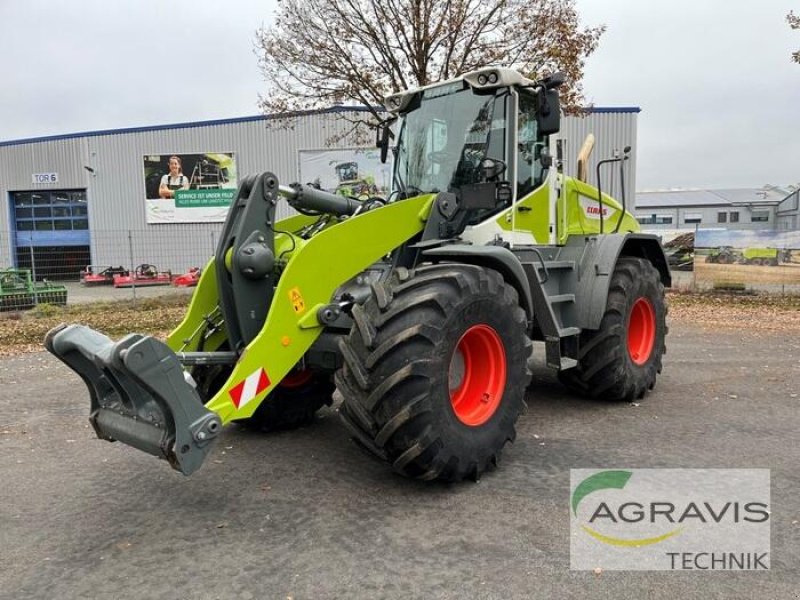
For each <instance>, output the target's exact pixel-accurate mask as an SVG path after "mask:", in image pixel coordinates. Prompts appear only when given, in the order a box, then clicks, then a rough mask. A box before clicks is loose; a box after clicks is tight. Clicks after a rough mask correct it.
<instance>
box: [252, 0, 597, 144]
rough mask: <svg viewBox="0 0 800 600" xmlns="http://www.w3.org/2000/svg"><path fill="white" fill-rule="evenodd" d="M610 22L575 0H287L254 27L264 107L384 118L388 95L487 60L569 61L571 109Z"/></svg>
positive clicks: (566, 95)
mask: <svg viewBox="0 0 800 600" xmlns="http://www.w3.org/2000/svg"><path fill="white" fill-rule="evenodd" d="M604 30H605V26H598V27H582V26H581V24H580V19H579V15H578V12H577V10H576V8H575V0H281V1H280V4H279V9H278V14H277V18H276V20H275V23H274V24H273V25H272V26H269V27H264V28H262V29H260V30H259V31H258V32H257V38H256V52H257V53H258V54H259V66H260V68H261V71H262V72H263V74H264V78H265V80H266V83H267V91H266V92H265V93H264V94H263V95H261V97H260V107H261V109H262V110H263V111H264V112H265V113H268V114H275V113H284V114H285V113H292V112H295V111H299V110H310V109H322V108H328V107H330V106H331V105H334V104H340V103H341V104H350V105H353V104H354V105H358V106H363V107H367V109H368V112H362V113H360V115H361V116H358V117H356V118H354V119H353V118H352V117H351V122H352V123H353V126H354V128H355V129H361V128H363V126H364V125H366V124H367V122H374V121H375V120H376V119H378V118H379V113H378V110H377V109H376V108H375V107H377V106H380V104H381V101H382V99H383V97H384V96H386V95H388V94H390V93H392V92H395V91H398V90H402V89H407V88H413V87H417V86H423V85H427V84H430V83H435V82H437V81H441V80H444V79H449V78H452V77H456V76H458V75H461V74H463V73H466V72H469V71H471V70H474V69H477V68H480V67H484V66H490V65H492V66H494V65H497V66H506V67H512V68H515V69H517V70H519V71H520V72H522V73H524V74H525V75H526V76H528V77H530V78H532V79H535V78H539V77H541V76H542V75H544V74H546V73H548V72H553V71H557V70H560V71H564V72H565V73H566V74H567V82H568V83H567V84H566V85H565V86H564V87H562V88H561V96H562V103H563V105H564V106H565V108H566V109H567V110H569V109H570V108H573V109H574V108H576V107H577V106H578V105H579V104H580V103H581V101H582V100H583V95H582V87H581V79H582V76H583V68H584V62H585V60H586V57H588V56H589V55H590V54H591V53H592V52H593V51H594V50H595V48H596V47H597V44H598V40H599V38H600V36H601V35H602V33H603V31H604Z"/></svg>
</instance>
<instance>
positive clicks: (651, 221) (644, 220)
mask: <svg viewBox="0 0 800 600" xmlns="http://www.w3.org/2000/svg"><path fill="white" fill-rule="evenodd" d="M636 220H637V221H639V223H640V224H641V225H672V215H650V216H648V217H637V218H636Z"/></svg>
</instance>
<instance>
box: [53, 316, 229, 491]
mask: <svg viewBox="0 0 800 600" xmlns="http://www.w3.org/2000/svg"><path fill="white" fill-rule="evenodd" d="M45 346H46V347H47V349H48V350H49V351H50V352H51V353H52V354H54V355H55V356H57V357H58V358H59V359H60V360H62V361H63V362H64V363H66V365H67V366H68V367H70V368H71V369H72V370H73V371H75V372H76V373H77V374H78V375H80V376H81V379H83V382H84V383H85V384H86V386H87V387H88V388H89V393H90V395H91V413H90V415H89V421H90V422H91V424H92V426H93V427H94V430H95V432H96V433H97V437H99V438H101V439H104V440H108V441H111V442H113V441H120V442H122V443H123V444H128V445H129V446H133V447H134V448H138V449H139V450H143V451H144V452H147V453H149V454H152V455H154V456H158V457H160V458H165V459H166V460H167V461H169V463H170V465H172V467H173V468H174V469H176V470H178V471H180V472H181V473H183V474H184V475H189V474H191V473H193V472H194V471H195V470H197V469H198V468H199V467H200V465H201V464H203V460H204V459H205V457H206V455H207V454H208V452H209V450H210V448H211V445H212V442H213V441H214V439H215V438H216V436H217V435H218V434H219V432H220V430H221V428H222V423H221V421H220V418H219V416H218V415H217V414H216V413H213V412H211V411H209V410H208V409H206V408H205V407H204V406H203V403H202V401H201V400H200V396H199V395H198V394H197V391H196V390H195V388H194V385H193V382H191V380H190V379H187V376H186V375H184V370H183V367H182V366H181V363H180V361H179V360H178V357H177V356H176V355H175V353H174V352H173V351H172V350H171V349H170V348H169V347H168V346H166V345H165V344H164V343H162V342H160V341H159V340H157V339H155V338H153V337H150V336H143V335H139V334H131V335H128V336H126V337H124V338H123V339H121V340H120V341H118V342H113V341H111V339H109V338H108V337H106V336H105V335H103V334H102V333H98V332H97V331H94V330H93V329H90V328H88V327H85V326H83V325H59V326H58V327H55V328H54V329H52V330H50V331H49V332H48V334H47V336H46V337H45Z"/></svg>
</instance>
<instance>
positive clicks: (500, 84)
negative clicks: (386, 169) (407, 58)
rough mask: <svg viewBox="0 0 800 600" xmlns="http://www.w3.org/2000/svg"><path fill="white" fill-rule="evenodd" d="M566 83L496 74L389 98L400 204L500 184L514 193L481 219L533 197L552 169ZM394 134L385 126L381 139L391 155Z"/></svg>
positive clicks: (501, 71)
mask: <svg viewBox="0 0 800 600" xmlns="http://www.w3.org/2000/svg"><path fill="white" fill-rule="evenodd" d="M562 82H563V77H562V76H561V75H560V74H556V75H554V76H551V77H550V78H548V79H545V80H542V81H538V82H536V81H532V80H530V79H527V78H525V77H523V76H522V75H520V74H519V73H518V72H516V71H514V70H512V69H500V68H490V69H481V70H479V71H473V72H471V73H467V74H466V75H464V76H462V77H460V78H458V79H455V80H452V81H448V82H445V83H440V84H435V85H431V86H427V87H423V88H419V89H415V90H409V91H405V92H400V93H397V94H393V95H391V96H388V97H387V98H386V101H385V106H386V108H387V109H388V110H389V112H390V113H391V114H392V115H393V120H394V119H397V120H398V124H397V127H396V130H397V132H398V133H397V144H396V146H395V148H394V151H395V165H394V179H393V186H392V187H393V192H394V193H395V194H396V195H397V197H398V198H406V197H411V196H417V195H419V194H423V193H439V192H456V193H457V192H458V190H461V189H463V188H464V187H465V186H473V185H476V184H483V183H492V182H494V183H496V184H497V189H498V190H500V189H501V188H503V189H505V190H506V191H505V192H498V193H497V194H496V203H495V204H494V206H491V207H488V206H487V207H486V208H483V209H482V210H480V211H479V212H478V213H476V214H475V217H474V218H473V221H474V220H479V219H483V218H486V217H487V216H488V215H489V214H492V213H495V212H498V211H500V210H502V209H504V208H507V207H508V206H509V205H510V204H512V203H513V202H515V201H516V200H517V199H518V198H522V197H524V196H526V195H527V194H529V193H530V192H531V191H533V190H534V189H535V188H537V187H539V186H541V185H542V184H543V183H544V182H545V179H546V176H547V169H548V168H549V167H550V165H551V163H552V160H551V159H550V156H549V152H548V150H547V148H548V136H549V135H550V134H553V133H556V132H557V131H558V127H559V103H558V92H557V91H556V89H555V88H556V87H558V85H560V84H561V83H562ZM388 136H389V134H388V126H387V125H384V126H383V129H382V130H379V134H378V145H379V146H380V147H381V148H382V150H383V153H382V154H383V155H384V156H385V153H386V150H387V149H388V144H389V139H388ZM512 183H513V184H515V185H511V184H512ZM509 190H510V193H508V192H509Z"/></svg>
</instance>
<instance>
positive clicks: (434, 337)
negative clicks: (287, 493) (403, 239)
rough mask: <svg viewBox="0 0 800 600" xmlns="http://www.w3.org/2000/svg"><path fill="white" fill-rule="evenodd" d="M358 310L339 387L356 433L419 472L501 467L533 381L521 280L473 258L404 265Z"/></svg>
mask: <svg viewBox="0 0 800 600" xmlns="http://www.w3.org/2000/svg"><path fill="white" fill-rule="evenodd" d="M353 318H354V322H355V324H354V326H353V328H352V330H351V331H350V334H349V336H348V337H347V338H346V339H343V340H341V342H340V348H341V350H342V354H343V358H344V366H343V367H342V369H340V370H339V371H338V372H337V374H336V388H337V391H336V395H337V396H338V397H339V398H341V400H342V405H341V407H340V414H341V417H342V420H343V421H344V423H345V425H346V426H347V428H348V429H349V430H350V432H351V434H352V435H353V437H354V439H355V440H356V442H358V443H359V444H360V445H361V446H363V447H365V448H366V449H368V450H369V451H371V452H372V453H373V454H375V455H376V456H378V457H380V458H382V459H384V460H387V461H388V462H390V463H391V464H392V466H393V468H394V469H395V470H396V471H397V472H398V473H401V474H402V475H405V476H408V477H414V478H418V479H424V480H432V479H439V480H444V481H460V480H462V479H464V478H472V479H477V478H478V477H479V476H480V474H481V473H483V472H484V471H485V470H486V469H488V468H490V467H492V466H495V465H496V464H497V462H498V460H499V456H500V452H501V450H502V448H503V447H504V446H505V444H506V443H507V442H509V441H513V440H514V438H515V436H516V432H515V423H516V421H517V418H518V417H519V415H520V413H521V412H522V410H523V409H524V407H525V400H524V396H525V389H526V387H527V385H528V383H529V381H530V372H529V371H528V368H527V359H528V357H529V356H530V353H531V345H532V344H531V341H530V339H529V338H528V336H527V335H526V331H527V320H526V315H525V312H524V311H523V310H522V308H520V306H519V302H518V298H517V293H516V291H515V290H514V288H512V287H511V286H510V285H507V284H506V283H505V282H504V281H503V278H502V276H501V275H500V274H499V273H497V272H496V271H492V270H489V269H483V268H481V267H477V266H472V265H462V264H443V265H432V266H424V267H420V268H418V269H416V270H414V271H407V270H405V269H398V271H397V272H395V273H394V274H393V275H392V277H391V278H390V279H389V281H387V282H386V283H379V284H376V285H374V286H373V291H372V296H371V297H370V298H369V299H368V300H367V301H366V302H365V303H364V305H363V306H356V307H354V309H353ZM454 357H455V358H454ZM454 360H455V362H454ZM459 361H460V362H459ZM501 370H502V372H503V376H502V378H501V377H500V375H499V373H500V371H501Z"/></svg>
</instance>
